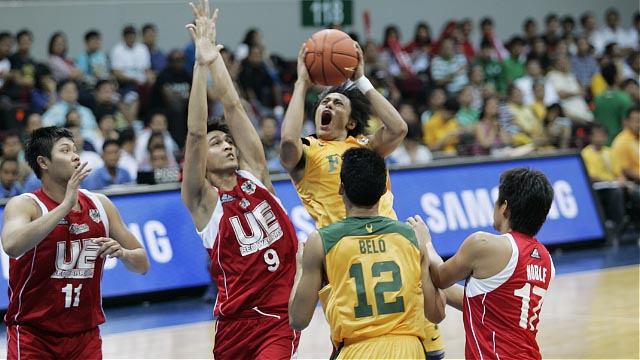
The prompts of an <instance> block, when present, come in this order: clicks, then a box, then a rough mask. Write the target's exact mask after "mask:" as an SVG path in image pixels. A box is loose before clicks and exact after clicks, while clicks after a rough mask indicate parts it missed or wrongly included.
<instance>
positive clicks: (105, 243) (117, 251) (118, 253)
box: [91, 237, 125, 259]
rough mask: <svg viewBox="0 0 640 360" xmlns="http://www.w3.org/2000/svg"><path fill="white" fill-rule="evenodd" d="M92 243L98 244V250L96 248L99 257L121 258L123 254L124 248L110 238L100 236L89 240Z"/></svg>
mask: <svg viewBox="0 0 640 360" xmlns="http://www.w3.org/2000/svg"><path fill="white" fill-rule="evenodd" d="M91 242H93V243H94V244H97V245H100V250H98V255H97V256H100V257H101V258H103V259H104V258H106V257H110V258H114V257H115V258H121V257H123V256H124V253H125V249H124V248H123V247H122V245H120V243H119V242H117V241H116V240H114V239H112V238H107V237H101V238H95V239H93V240H91Z"/></svg>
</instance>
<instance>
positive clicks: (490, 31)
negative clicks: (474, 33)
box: [476, 17, 509, 62]
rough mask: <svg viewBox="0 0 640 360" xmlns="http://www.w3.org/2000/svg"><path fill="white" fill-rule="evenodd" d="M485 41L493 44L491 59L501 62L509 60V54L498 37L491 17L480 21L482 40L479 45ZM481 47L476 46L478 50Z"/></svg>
mask: <svg viewBox="0 0 640 360" xmlns="http://www.w3.org/2000/svg"><path fill="white" fill-rule="evenodd" d="M484 40H486V41H488V42H489V43H490V44H491V48H492V54H491V57H492V58H493V59H495V60H497V61H499V62H501V61H502V60H504V59H505V58H507V56H508V55H509V54H508V53H507V50H506V49H505V47H504V45H503V44H502V41H500V39H498V38H497V37H496V35H495V31H494V28H493V20H492V19H491V18H489V17H485V18H482V19H481V20H480V39H479V41H478V44H482V42H483V41H484ZM480 47H481V46H480V45H478V46H476V48H480Z"/></svg>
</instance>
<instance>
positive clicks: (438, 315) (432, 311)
mask: <svg viewBox="0 0 640 360" xmlns="http://www.w3.org/2000/svg"><path fill="white" fill-rule="evenodd" d="M444 308H445V307H444V303H443V304H440V303H438V304H437V305H436V304H433V305H431V306H425V308H424V316H425V317H426V318H427V319H428V320H429V321H431V322H432V323H434V324H439V323H441V322H442V320H444V318H445V316H446V313H445V310H444Z"/></svg>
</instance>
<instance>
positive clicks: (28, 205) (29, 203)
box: [4, 195, 40, 214]
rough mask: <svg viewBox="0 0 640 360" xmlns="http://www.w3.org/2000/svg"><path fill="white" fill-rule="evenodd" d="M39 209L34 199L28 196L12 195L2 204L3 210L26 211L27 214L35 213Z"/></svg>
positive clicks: (10, 211)
mask: <svg viewBox="0 0 640 360" xmlns="http://www.w3.org/2000/svg"><path fill="white" fill-rule="evenodd" d="M39 209H40V207H39V206H38V204H37V203H36V201H35V200H34V199H32V198H31V197H29V196H21V195H18V196H14V197H12V198H11V199H10V200H9V201H8V202H7V204H6V205H5V206H4V211H5V212H9V213H12V212H15V211H17V212H28V213H29V214H37V213H38V212H39V211H38V210H39Z"/></svg>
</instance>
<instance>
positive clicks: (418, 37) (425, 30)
mask: <svg viewBox="0 0 640 360" xmlns="http://www.w3.org/2000/svg"><path fill="white" fill-rule="evenodd" d="M425 46H427V47H431V28H430V27H429V24H427V23H426V22H424V21H421V22H419V23H418V24H416V28H415V31H414V33H413V39H411V41H409V42H408V43H407V44H406V45H405V47H404V51H405V52H406V53H407V54H409V55H411V56H412V55H413V52H414V51H416V50H418V49H420V48H423V47H425ZM368 65H369V63H368V62H367V66H368Z"/></svg>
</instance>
